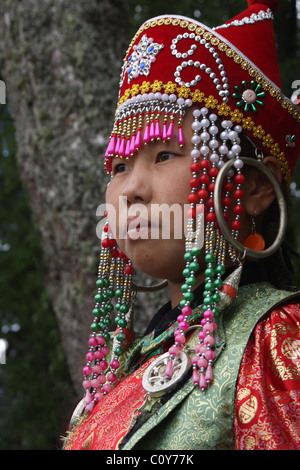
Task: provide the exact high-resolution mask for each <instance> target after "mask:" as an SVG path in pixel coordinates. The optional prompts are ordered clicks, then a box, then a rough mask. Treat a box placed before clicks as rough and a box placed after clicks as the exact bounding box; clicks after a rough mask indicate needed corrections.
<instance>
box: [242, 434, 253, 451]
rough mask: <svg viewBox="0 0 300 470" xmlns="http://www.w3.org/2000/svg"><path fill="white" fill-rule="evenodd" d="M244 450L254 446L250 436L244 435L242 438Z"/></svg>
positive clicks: (251, 448)
mask: <svg viewBox="0 0 300 470" xmlns="http://www.w3.org/2000/svg"><path fill="white" fill-rule="evenodd" d="M244 446H245V450H253V449H254V448H255V439H254V437H252V436H247V437H245V440H244Z"/></svg>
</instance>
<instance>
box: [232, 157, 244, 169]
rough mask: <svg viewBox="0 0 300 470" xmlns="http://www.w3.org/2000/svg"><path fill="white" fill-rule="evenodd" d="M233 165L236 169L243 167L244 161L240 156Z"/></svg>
mask: <svg viewBox="0 0 300 470" xmlns="http://www.w3.org/2000/svg"><path fill="white" fill-rule="evenodd" d="M233 166H234V167H235V168H236V169H238V170H240V169H241V168H243V166H244V162H243V161H242V160H240V159H239V158H238V159H237V160H235V162H234V163H233Z"/></svg>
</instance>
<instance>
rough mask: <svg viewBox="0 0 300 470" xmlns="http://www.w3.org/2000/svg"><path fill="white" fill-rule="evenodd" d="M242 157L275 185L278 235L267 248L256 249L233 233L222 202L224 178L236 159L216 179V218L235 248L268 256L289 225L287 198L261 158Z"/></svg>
mask: <svg viewBox="0 0 300 470" xmlns="http://www.w3.org/2000/svg"><path fill="white" fill-rule="evenodd" d="M240 159H241V160H242V161H243V162H244V164H245V165H250V166H254V167H255V168H257V169H258V170H261V171H262V172H263V173H264V175H265V176H266V177H267V178H268V179H269V181H270V182H271V184H272V185H273V188H274V191H275V194H276V198H277V202H278V207H279V214H280V215H279V229H278V233H277V237H276V239H275V240H274V242H273V244H272V245H271V246H269V247H268V248H266V249H265V250H263V251H255V250H252V249H250V248H247V247H245V246H244V245H242V243H240V242H239V241H238V240H236V239H235V238H234V237H233V236H232V235H231V233H230V230H229V228H228V226H227V224H226V222H225V219H224V217H223V208H222V204H221V192H222V183H223V179H224V177H225V175H226V174H227V172H228V171H229V170H230V168H231V167H232V166H233V164H234V159H233V160H229V161H228V162H227V163H225V165H223V167H222V168H221V170H220V171H219V174H218V176H217V178H216V181H215V190H214V205H215V214H216V218H217V221H218V224H219V227H220V229H221V231H222V233H223V235H224V237H225V238H226V240H227V241H228V242H229V243H230V244H231V245H232V246H233V248H235V249H236V250H237V251H239V252H241V253H245V255H246V256H250V257H252V258H266V257H267V256H270V255H272V254H273V253H275V252H276V251H277V250H278V249H279V247H280V245H281V243H282V241H283V238H284V234H285V230H286V225H287V210H286V204H285V200H284V197H283V194H282V191H281V188H280V185H279V183H278V181H277V179H276V178H275V176H274V175H273V173H272V172H271V171H270V170H269V169H268V168H267V167H266V166H265V165H264V164H263V163H262V161H261V160H255V159H253V158H249V157H240Z"/></svg>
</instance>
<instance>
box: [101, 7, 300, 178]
mask: <svg viewBox="0 0 300 470" xmlns="http://www.w3.org/2000/svg"><path fill="white" fill-rule="evenodd" d="M278 6H279V0H264V1H263V0H261V1H255V0H249V1H248V9H247V10H245V11H244V12H242V13H240V14H239V15H237V16H236V17H235V18H233V19H232V20H230V21H228V22H227V23H225V24H223V25H221V26H218V27H216V28H213V29H210V28H208V27H207V26H205V25H204V24H201V23H198V22H197V21H195V20H192V19H189V18H185V17H181V16H176V15H165V16H159V17H156V18H152V19H150V20H148V21H146V22H145V23H144V24H143V25H142V26H141V28H140V29H139V30H138V32H137V33H136V35H135V36H134V38H133V40H132V42H131V44H130V46H129V48H128V51H127V53H126V56H125V59H124V65H123V69H122V74H121V80H120V93H119V101H118V106H117V113H116V122H115V126H114V129H113V132H112V136H111V140H110V143H109V146H108V149H107V152H106V156H105V166H106V169H107V171H108V172H110V161H111V158H112V157H113V156H115V155H118V156H119V157H125V158H128V157H130V156H132V155H134V154H135V153H136V151H137V150H138V149H139V148H140V147H141V145H143V144H144V143H147V142H148V141H149V140H151V139H153V138H154V139H162V140H165V139H167V138H168V136H169V137H170V134H171V133H172V127H173V126H171V128H170V126H168V124H170V123H172V118H173V117H174V115H175V114H178V115H179V117H180V116H181V114H182V112H184V109H185V108H186V107H187V106H189V105H191V104H196V105H200V106H205V107H206V108H208V109H211V110H214V112H215V113H216V114H217V115H218V116H219V117H220V118H221V119H223V120H224V119H225V120H226V119H230V120H231V121H232V122H233V123H234V124H237V125H240V126H241V127H242V129H243V131H244V133H246V134H247V135H248V136H249V137H250V139H251V140H252V141H253V142H254V143H255V145H256V146H258V147H259V148H260V149H262V150H263V151H265V152H266V154H268V155H273V156H275V157H276V158H277V159H278V160H279V161H280V165H281V169H282V173H283V175H284V178H285V181H286V182H287V184H288V183H289V182H290V179H291V175H292V172H293V170H294V167H295V164H296V160H297V156H298V149H297V140H299V139H300V137H298V138H297V135H298V134H299V121H300V113H299V108H298V106H296V105H295V104H294V103H293V102H291V101H290V99H289V98H287V97H286V96H284V95H283V93H282V91H281V89H280V87H281V82H280V73H279V66H278V59H277V52H276V43H275V36H274V29H273V16H274V13H275V11H276V10H277V9H278ZM161 113H164V114H165V116H166V121H167V119H169V122H166V123H165V126H162V128H159V125H158V118H159V115H160V114H161ZM273 116H274V117H275V118H273ZM142 117H144V119H147V124H148V125H147V126H146V131H145V132H144V134H143V135H142V134H141V128H142ZM180 121H181V119H179V123H178V124H179V140H180V143H182V142H183V136H182V133H181V131H180ZM168 130H169V131H170V132H169V134H168ZM298 148H299V146H298Z"/></svg>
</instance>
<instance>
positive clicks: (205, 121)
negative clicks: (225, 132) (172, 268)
mask: <svg viewBox="0 0 300 470" xmlns="http://www.w3.org/2000/svg"><path fill="white" fill-rule="evenodd" d="M200 123H201V126H202V127H208V126H209V124H210V122H209V120H208V119H202V120H201V121H200Z"/></svg>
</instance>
